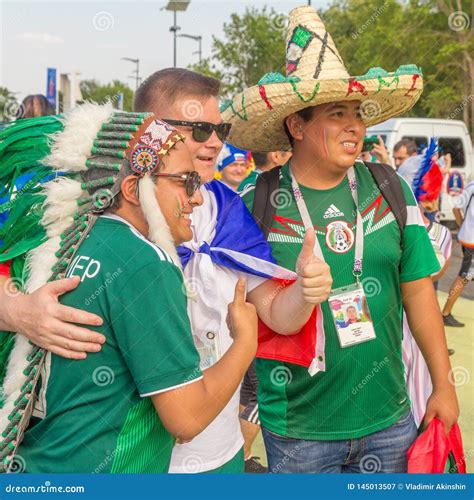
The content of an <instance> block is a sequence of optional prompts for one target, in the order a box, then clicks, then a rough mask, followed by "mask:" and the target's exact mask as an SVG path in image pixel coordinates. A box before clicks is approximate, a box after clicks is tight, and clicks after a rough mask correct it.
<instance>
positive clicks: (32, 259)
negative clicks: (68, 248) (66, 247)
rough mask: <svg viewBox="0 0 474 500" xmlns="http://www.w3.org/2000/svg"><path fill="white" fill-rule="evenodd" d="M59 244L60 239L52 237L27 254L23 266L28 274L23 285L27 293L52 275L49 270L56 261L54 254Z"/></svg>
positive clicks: (36, 288)
mask: <svg viewBox="0 0 474 500" xmlns="http://www.w3.org/2000/svg"><path fill="white" fill-rule="evenodd" d="M60 242H61V238H60V237H59V236H54V237H53V238H49V239H48V240H46V241H45V242H44V243H42V244H41V245H40V246H38V247H36V248H35V249H33V250H31V251H30V252H29V254H28V258H27V261H26V264H25V265H26V269H27V271H28V274H29V278H28V280H27V281H26V284H25V288H26V291H27V293H33V292H34V291H35V290H38V288H40V287H42V286H43V285H44V284H46V283H47V281H48V280H49V278H50V276H51V274H52V271H51V269H52V267H53V266H54V264H56V262H57V261H58V258H57V257H56V255H55V253H56V252H57V251H58V250H59V248H60V245H59V243H60Z"/></svg>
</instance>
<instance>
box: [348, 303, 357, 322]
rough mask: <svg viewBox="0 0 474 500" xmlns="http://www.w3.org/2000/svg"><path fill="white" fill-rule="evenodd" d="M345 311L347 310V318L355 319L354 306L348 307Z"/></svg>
mask: <svg viewBox="0 0 474 500" xmlns="http://www.w3.org/2000/svg"><path fill="white" fill-rule="evenodd" d="M346 312H347V318H348V319H349V320H355V319H357V311H356V308H355V307H354V306H350V307H348V308H347V310H346Z"/></svg>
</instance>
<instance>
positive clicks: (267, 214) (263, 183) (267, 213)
mask: <svg viewBox="0 0 474 500" xmlns="http://www.w3.org/2000/svg"><path fill="white" fill-rule="evenodd" d="M280 171H281V167H275V168H272V169H271V170H269V171H267V172H263V173H262V174H260V175H259V176H258V177H257V182H256V183H255V196H254V199H253V207H252V215H253V218H254V219H255V222H256V223H257V225H258V227H259V228H260V229H261V230H262V233H263V235H264V236H265V239H267V238H268V234H269V233H270V229H271V227H272V222H273V216H274V215H275V212H276V207H275V204H274V203H272V198H273V197H272V194H273V193H274V192H275V191H276V190H278V188H279V186H280Z"/></svg>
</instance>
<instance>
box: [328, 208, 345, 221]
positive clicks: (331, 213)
mask: <svg viewBox="0 0 474 500" xmlns="http://www.w3.org/2000/svg"><path fill="white" fill-rule="evenodd" d="M343 216H344V212H341V211H340V210H339V209H338V208H337V207H336V205H331V206H329V207H328V209H327V210H326V211H325V212H324V215H323V217H324V218H325V219H331V218H332V217H343Z"/></svg>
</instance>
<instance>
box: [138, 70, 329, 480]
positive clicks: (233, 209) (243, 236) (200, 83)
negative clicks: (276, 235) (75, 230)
mask: <svg viewBox="0 0 474 500" xmlns="http://www.w3.org/2000/svg"><path fill="white" fill-rule="evenodd" d="M219 89H220V84H219V82H218V81H217V80H215V79H213V78H209V77H206V76H203V75H199V74H197V73H194V72H191V71H189V70H184V69H176V68H170V69H165V70H161V71H158V72H156V73H154V74H153V75H151V76H150V77H149V78H148V79H147V80H146V81H145V82H144V83H143V84H142V85H141V87H140V88H139V89H138V91H137V93H136V95H135V102H134V108H135V111H143V110H150V111H153V112H154V113H155V114H156V115H157V116H160V117H161V118H163V120H164V121H166V122H168V123H170V124H171V125H173V126H175V127H177V128H178V130H179V131H180V132H182V133H183V134H184V135H185V136H186V139H187V140H186V145H187V147H188V149H189V151H190V152H191V156H192V157H193V160H194V165H195V168H196V170H197V172H198V173H199V174H200V175H201V178H202V181H203V182H204V183H206V182H207V183H209V184H207V185H206V186H204V187H203V188H202V189H201V192H202V195H203V198H204V202H203V207H200V208H202V210H199V209H198V210H195V211H194V213H193V232H194V238H193V240H192V243H191V244H190V245H185V246H186V248H185V249H182V250H183V251H182V252H180V255H181V257H182V260H183V262H185V264H186V262H187V261H186V259H187V258H188V257H186V251H187V252H191V254H192V256H191V257H190V258H189V261H190V263H189V264H188V265H187V266H186V267H185V270H184V273H185V276H187V277H188V279H189V281H190V282H191V284H192V286H193V288H195V289H196V292H197V293H196V294H195V295H196V296H195V297H193V300H190V301H189V304H190V305H189V306H188V312H189V315H190V318H191V322H192V327H193V334H194V339H195V343H196V345H197V347H198V350H199V351H200V354H201V361H202V362H203V363H204V364H205V362H206V360H207V361H208V362H209V363H210V364H212V363H213V362H215V361H216V359H218V358H219V357H220V356H222V354H223V353H224V352H225V351H226V350H227V349H228V348H229V346H230V345H231V343H232V339H231V337H230V335H229V331H228V329H227V327H226V325H225V316H226V312H227V304H228V303H229V302H230V298H231V297H230V292H231V289H233V288H234V285H235V282H236V280H237V279H238V277H239V276H240V273H239V272H238V271H237V270H236V268H235V267H233V266H232V264H230V268H229V267H224V266H229V264H228V263H227V264H224V266H223V265H216V264H217V261H218V257H217V253H215V254H214V255H212V257H211V259H209V258H208V256H207V254H206V252H207V251H206V248H208V246H211V247H212V246H213V245H218V244H220V243H222V241H223V240H224V236H222V237H221V236H220V234H221V233H225V231H226V229H223V227H225V226H228V227H229V229H228V231H233V229H230V228H231V227H234V228H235V229H234V230H235V232H236V233H238V235H237V237H236V239H235V241H234V244H235V247H232V249H235V250H238V251H239V252H240V254H241V255H242V254H243V255H244V258H245V255H255V253H253V250H252V246H257V245H260V246H262V247H265V248H268V247H267V244H266V241H265V240H264V238H263V236H262V235H261V232H260V230H259V229H258V228H257V227H256V224H255V222H254V220H253V219H252V217H251V216H250V214H249V213H248V211H247V210H246V209H245V207H243V205H242V201H241V199H240V198H239V196H237V195H235V194H234V193H232V194H231V195H229V193H230V190H228V189H226V187H225V186H224V187H223V186H222V184H220V183H218V182H216V181H214V182H211V181H212V180H213V178H214V172H215V166H216V160H217V155H218V154H219V152H220V151H221V149H222V147H223V142H224V141H225V139H226V137H227V135H228V133H229V131H230V124H228V123H223V122H222V118H221V115H220V112H219V108H218V99H217V96H218V92H219ZM216 199H218V200H223V199H225V201H224V202H222V203H219V202H218V201H217V202H216ZM216 211H217V212H219V213H218V214H217V216H216V215H215V212H216ZM224 217H225V225H224V226H223V224H222V222H223V219H224ZM256 233H258V236H257V237H254V235H255V234H256ZM237 240H238V241H237ZM311 248H312V247H311V245H310V242H309V244H308V249H309V252H307V254H305V252H302V253H301V254H300V259H301V260H300V262H301V272H302V273H303V269H304V272H305V276H307V278H309V279H310V280H311V279H312V280H313V281H311V282H306V284H308V283H309V286H308V288H306V289H305V292H304V294H305V298H302V297H303V295H300V294H299V291H301V290H299V289H298V286H300V285H301V283H302V281H301V282H297V283H299V284H297V286H289V287H287V288H286V289H285V290H282V289H281V287H280V288H278V285H277V283H276V282H272V281H269V280H264V279H262V278H260V277H257V276H252V274H247V273H246V274H245V276H246V277H247V283H248V295H247V299H248V300H249V302H252V303H253V304H254V305H255V306H256V307H257V311H258V313H259V316H260V318H261V319H262V320H263V321H264V322H265V323H267V325H269V326H272V327H273V328H274V330H276V331H278V332H279V333H283V334H290V333H294V331H295V330H292V331H291V332H290V331H288V321H287V320H288V318H289V317H298V320H299V325H298V326H297V329H298V327H299V328H301V327H302V326H303V325H304V324H305V323H306V321H307V319H308V318H309V315H310V314H311V313H312V311H313V308H314V304H316V303H319V302H322V301H323V300H325V299H326V297H327V294H328V293H329V291H330V284H331V277H330V273H329V268H328V267H327V266H326V265H325V264H324V263H322V262H315V261H314V258H313V256H312V250H311ZM190 249H192V251H190ZM196 249H199V250H196ZM210 253H211V254H212V251H211V252H210ZM263 253H265V251H264V252H263ZM183 255H184V256H185V257H184V259H183ZM219 262H221V261H219ZM209 266H211V267H212V269H209ZM306 273H307V274H306ZM255 274H258V273H255ZM301 286H302V285H301ZM272 303H273V304H274V305H275V307H272ZM206 306H208V307H206ZM270 312H271V314H270ZM305 318H306V319H305ZM298 320H297V321H298ZM294 327H295V323H294V322H292V325H291V328H294ZM238 417H239V394H238V392H236V394H235V397H234V398H233V400H231V401H230V402H229V404H228V405H227V406H226V408H224V410H223V411H222V413H221V414H220V415H219V416H218V417H217V418H216V420H215V421H214V422H213V423H212V424H211V425H210V426H209V427H208V428H207V429H206V430H205V431H204V432H203V433H202V434H200V435H199V436H197V437H196V438H195V439H193V441H191V442H190V443H187V444H178V445H176V446H175V448H174V451H173V456H172V460H171V465H170V472H181V473H183V472H184V473H186V472H205V471H215V472H242V471H243V460H242V457H243V453H242V445H243V438H242V433H241V430H240V424H239V418H238Z"/></svg>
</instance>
